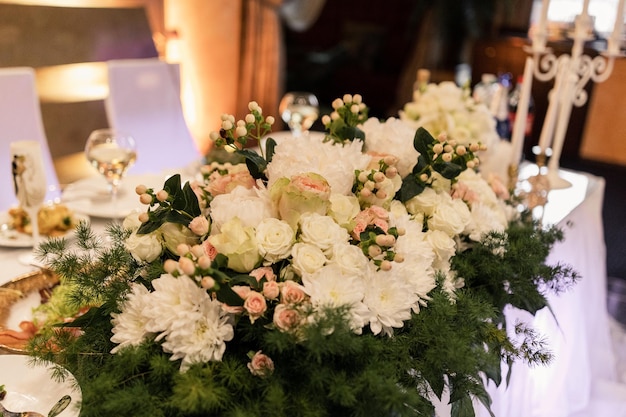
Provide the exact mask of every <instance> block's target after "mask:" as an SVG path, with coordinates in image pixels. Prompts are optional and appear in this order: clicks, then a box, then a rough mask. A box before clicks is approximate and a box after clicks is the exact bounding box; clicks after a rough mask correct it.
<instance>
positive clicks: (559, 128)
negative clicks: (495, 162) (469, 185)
mask: <svg viewBox="0 0 626 417" xmlns="http://www.w3.org/2000/svg"><path fill="white" fill-rule="evenodd" d="M624 1H625V0H619V2H618V6H617V14H616V18H615V26H614V29H613V32H612V33H611V35H610V37H609V39H608V42H607V51H606V53H604V54H602V55H598V56H595V57H594V58H591V57H589V56H587V55H584V54H583V46H584V43H585V42H586V41H588V40H590V39H591V34H592V32H593V30H592V29H593V20H592V18H591V16H590V15H589V12H588V10H589V0H584V3H583V10H582V12H581V14H580V15H578V16H577V17H576V20H575V22H574V32H573V34H572V39H573V46H572V50H571V54H569V55H568V54H562V55H559V56H558V57H557V56H556V55H555V54H554V53H553V52H552V50H550V49H549V48H546V40H547V37H548V31H547V25H548V8H549V4H550V0H543V1H542V5H541V15H540V20H539V23H538V25H537V29H536V30H535V31H534V33H533V42H532V48H530V51H529V53H530V54H531V55H532V56H528V57H527V58H526V66H525V68H524V78H523V83H524V85H523V86H522V93H521V96H520V102H519V104H518V109H517V114H516V116H515V124H514V126H513V133H512V139H511V142H512V146H513V150H514V151H513V159H512V161H511V167H512V169H511V175H512V176H513V175H514V176H515V178H517V169H516V167H517V164H518V163H519V162H520V158H521V153H522V147H523V141H524V126H523V123H525V120H526V116H527V113H526V112H527V111H528V103H529V100H530V90H531V88H530V87H531V85H532V80H533V78H537V79H538V80H540V81H549V80H551V79H554V87H553V88H552V90H551V91H550V93H549V95H548V100H549V104H548V109H547V112H546V117H545V120H544V123H543V127H542V130H541V135H540V137H539V154H538V156H537V164H538V165H539V166H540V170H541V168H543V166H545V161H546V153H547V152H548V149H551V155H550V158H549V160H548V164H547V176H548V180H549V186H550V188H552V189H557V188H567V187H569V186H570V184H569V183H568V182H567V181H566V180H564V179H562V178H561V177H560V176H559V160H560V158H561V151H562V149H563V143H564V141H565V134H566V133H567V128H568V126H569V120H570V115H571V111H572V107H573V106H577V107H580V106H582V105H584V104H585V103H586V102H587V98H588V97H587V92H586V90H585V86H586V85H587V83H588V82H589V80H591V81H593V82H595V83H600V82H603V81H605V80H606V79H607V78H608V77H609V76H610V75H611V72H612V70H613V63H614V61H615V57H616V56H618V55H619V54H620V42H621V35H622V30H623V25H624Z"/></svg>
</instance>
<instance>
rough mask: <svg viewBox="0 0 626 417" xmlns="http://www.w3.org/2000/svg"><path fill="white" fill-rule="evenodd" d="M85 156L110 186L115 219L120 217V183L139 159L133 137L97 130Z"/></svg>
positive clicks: (88, 144) (88, 141) (92, 135)
mask: <svg viewBox="0 0 626 417" xmlns="http://www.w3.org/2000/svg"><path fill="white" fill-rule="evenodd" d="M85 155H86V156H87V160H88V161H89V163H90V164H91V165H93V166H94V167H95V168H96V169H97V170H98V172H99V173H100V174H102V176H104V178H105V179H106V181H107V183H108V185H109V193H110V196H111V206H112V209H113V213H114V216H113V217H114V218H117V217H119V216H118V214H119V213H118V210H117V196H118V192H119V186H120V182H121V181H122V178H123V177H124V176H125V175H126V171H127V170H128V168H130V167H131V166H132V165H133V163H134V162H135V159H136V158H137V150H136V145H135V140H134V139H133V138H132V136H130V135H128V134H126V133H123V132H120V131H117V130H115V129H96V130H94V131H93V132H91V134H90V135H89V138H88V139H87V143H86V144H85Z"/></svg>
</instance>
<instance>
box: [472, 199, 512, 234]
mask: <svg viewBox="0 0 626 417" xmlns="http://www.w3.org/2000/svg"><path fill="white" fill-rule="evenodd" d="M506 227H507V219H506V214H505V213H504V212H503V211H501V210H499V208H493V207H490V206H488V205H487V204H483V203H482V202H479V203H474V204H473V205H472V210H471V217H470V222H469V224H468V225H467V227H466V228H465V233H467V234H468V235H469V238H470V239H471V240H473V241H475V242H478V241H480V240H481V239H482V238H483V236H484V235H485V234H487V233H489V232H491V231H496V232H504V231H505V230H506Z"/></svg>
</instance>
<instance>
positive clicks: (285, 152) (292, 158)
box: [267, 136, 371, 195]
mask: <svg viewBox="0 0 626 417" xmlns="http://www.w3.org/2000/svg"><path fill="white" fill-rule="evenodd" d="M362 148H363V143H362V142H361V141H360V140H354V141H351V142H349V143H346V144H345V145H335V144H333V143H332V142H323V138H320V137H318V136H303V137H298V138H293V137H288V138H285V139H284V140H282V141H281V142H280V144H278V145H277V146H276V151H275V153H274V156H273V157H272V162H270V163H269V164H268V166H267V176H268V188H271V186H272V184H273V183H274V181H276V180H277V179H279V178H283V177H286V178H291V177H292V176H294V175H297V174H304V173H307V172H314V173H316V174H319V175H321V176H322V177H324V178H325V179H326V180H327V181H328V183H329V184H330V188H331V191H332V192H333V193H339V194H345V195H348V194H350V192H351V190H352V184H353V183H354V171H355V170H357V169H358V170H363V169H365V167H367V165H368V164H369V161H370V159H371V158H370V157H369V156H368V155H365V154H363V152H362Z"/></svg>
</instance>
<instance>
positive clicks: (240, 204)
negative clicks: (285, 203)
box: [211, 186, 276, 235]
mask: <svg viewBox="0 0 626 417" xmlns="http://www.w3.org/2000/svg"><path fill="white" fill-rule="evenodd" d="M233 217H239V219H240V220H241V222H242V224H243V226H244V227H253V228H256V227H257V226H258V224H259V223H261V221H262V220H263V219H266V218H268V217H276V211H275V208H274V206H273V205H272V202H271V200H270V198H269V194H268V193H267V190H266V189H259V188H251V189H247V188H245V187H242V186H238V187H236V188H235V189H234V190H233V191H231V192H230V193H228V194H220V195H217V196H215V198H214V199H213V201H211V221H212V228H211V234H212V235H214V234H217V233H219V231H220V228H221V226H222V225H223V224H224V223H226V222H227V221H229V220H230V219H232V218H233Z"/></svg>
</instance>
